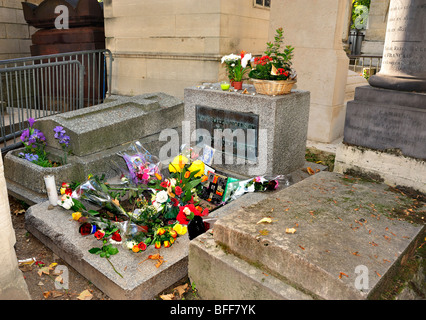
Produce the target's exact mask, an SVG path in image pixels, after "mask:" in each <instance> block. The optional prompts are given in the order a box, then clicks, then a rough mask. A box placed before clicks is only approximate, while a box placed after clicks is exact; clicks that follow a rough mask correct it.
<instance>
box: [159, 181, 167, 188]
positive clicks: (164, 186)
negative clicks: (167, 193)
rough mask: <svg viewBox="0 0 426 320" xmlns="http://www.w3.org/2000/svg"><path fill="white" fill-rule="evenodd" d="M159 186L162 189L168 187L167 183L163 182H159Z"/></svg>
mask: <svg viewBox="0 0 426 320" xmlns="http://www.w3.org/2000/svg"><path fill="white" fill-rule="evenodd" d="M160 186H161V187H163V188H167V187H168V183H167V181H163V182H161V183H160Z"/></svg>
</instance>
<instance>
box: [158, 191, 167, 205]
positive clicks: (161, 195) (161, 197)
mask: <svg viewBox="0 0 426 320" xmlns="http://www.w3.org/2000/svg"><path fill="white" fill-rule="evenodd" d="M168 199H169V196H168V195H167V191H165V190H162V191H159V192H157V194H156V195H155V201H156V202H158V203H164V202H166V201H167V200H168Z"/></svg>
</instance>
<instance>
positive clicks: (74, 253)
mask: <svg viewBox="0 0 426 320" xmlns="http://www.w3.org/2000/svg"><path fill="white" fill-rule="evenodd" d="M48 206H49V202H48V201H47V202H43V203H40V204H37V205H34V206H32V207H30V208H29V209H28V210H27V212H26V214H25V220H26V222H25V223H26V228H27V230H28V231H29V232H31V233H32V234H33V235H34V236H35V237H37V238H38V239H39V240H40V241H41V242H43V243H44V245H46V246H47V247H48V248H49V249H51V250H52V251H53V252H54V253H56V254H57V255H58V256H59V257H61V259H63V260H64V261H65V262H66V263H68V264H69V265H71V266H72V267H73V268H74V269H75V270H76V271H77V272H79V273H80V274H82V275H83V276H84V277H85V278H87V279H88V280H90V281H91V282H92V283H93V284H94V285H95V286H96V287H98V288H99V289H100V290H102V291H103V292H104V293H105V294H107V295H108V296H109V297H110V298H112V299H115V300H149V299H153V298H154V297H155V295H157V294H158V293H160V292H161V291H162V290H164V289H166V288H168V287H169V286H171V285H173V284H174V283H176V282H177V281H179V280H181V279H182V278H184V277H185V276H186V275H187V265H188V244H189V239H188V236H187V235H185V236H182V237H179V238H177V240H176V242H175V243H174V244H173V246H172V247H170V248H167V249H160V250H157V249H155V248H154V247H153V246H149V247H148V249H147V250H146V251H144V252H139V253H137V254H135V253H133V252H131V251H130V250H128V249H126V248H123V247H122V246H120V245H117V248H118V250H119V253H118V254H116V255H114V256H111V257H110V261H111V263H112V264H113V265H114V267H115V269H116V270H117V271H118V272H119V273H120V274H121V275H122V276H123V278H121V277H120V276H119V275H118V274H117V273H116V272H115V271H114V270H113V268H112V266H111V265H110V264H109V263H108V261H107V260H106V259H104V258H100V257H99V256H98V255H93V254H91V253H89V252H88V250H89V249H91V248H93V247H101V246H102V241H98V240H96V239H95V237H93V235H92V236H86V237H83V236H81V235H80V233H79V232H78V228H79V223H78V222H77V221H73V220H72V217H71V212H70V211H68V210H65V209H63V208H61V207H58V206H57V207H54V209H52V210H48ZM156 253H160V254H161V255H162V256H163V257H164V260H165V262H164V263H163V264H162V265H161V266H160V267H159V268H156V266H155V263H156V261H154V260H147V261H144V260H145V259H147V258H148V256H149V255H152V254H156ZM142 261H144V262H142ZM71 286H72V283H70V287H71Z"/></svg>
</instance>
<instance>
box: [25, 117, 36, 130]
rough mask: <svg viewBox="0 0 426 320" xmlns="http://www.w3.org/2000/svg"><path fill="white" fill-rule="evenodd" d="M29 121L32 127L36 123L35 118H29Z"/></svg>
mask: <svg viewBox="0 0 426 320" xmlns="http://www.w3.org/2000/svg"><path fill="white" fill-rule="evenodd" d="M27 121H28V124H29V125H30V128H32V127H33V125H34V122H35V119H34V118H28V120H27Z"/></svg>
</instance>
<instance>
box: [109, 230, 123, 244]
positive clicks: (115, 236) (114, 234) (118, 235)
mask: <svg viewBox="0 0 426 320" xmlns="http://www.w3.org/2000/svg"><path fill="white" fill-rule="evenodd" d="M111 239H112V240H114V241H117V242H120V241H121V236H120V234H119V233H118V231H116V232H114V233H113V234H112V236H111Z"/></svg>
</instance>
